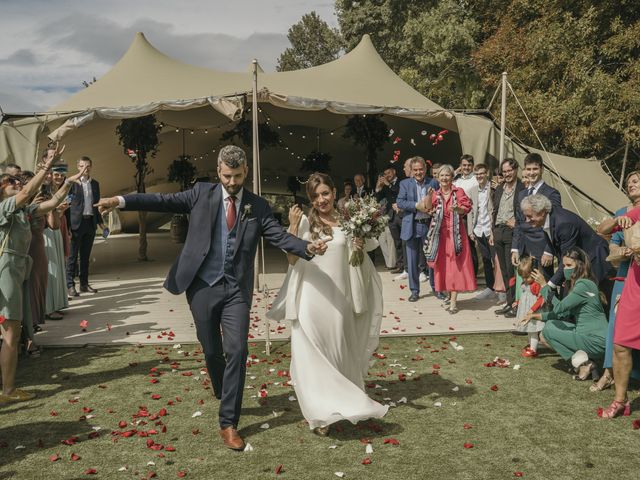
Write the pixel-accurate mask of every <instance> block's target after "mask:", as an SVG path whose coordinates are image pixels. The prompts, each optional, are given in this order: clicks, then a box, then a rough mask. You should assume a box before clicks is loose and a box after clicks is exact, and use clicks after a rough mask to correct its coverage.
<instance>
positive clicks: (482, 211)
mask: <svg viewBox="0 0 640 480" xmlns="http://www.w3.org/2000/svg"><path fill="white" fill-rule="evenodd" d="M489 192H490V187H489V182H485V184H484V188H481V187H480V185H478V220H477V221H476V225H475V227H474V228H473V234H474V235H475V236H476V237H482V236H483V235H484V236H486V237H490V236H491V215H490V214H489Z"/></svg>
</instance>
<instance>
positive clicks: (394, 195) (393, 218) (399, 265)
mask: <svg viewBox="0 0 640 480" xmlns="http://www.w3.org/2000/svg"><path fill="white" fill-rule="evenodd" d="M375 193H376V198H377V199H378V201H379V202H380V203H381V204H383V206H384V214H385V215H386V216H387V217H388V218H389V224H388V227H387V228H388V229H389V232H390V233H391V237H392V238H393V245H394V249H395V258H396V262H395V265H394V266H393V269H392V270H391V273H394V274H398V273H402V272H403V271H404V253H403V251H402V250H403V249H402V239H401V238H400V230H401V229H402V217H401V213H402V211H401V210H400V208H398V203H397V199H398V193H400V180H398V175H397V173H396V169H395V167H393V166H391V165H389V166H387V167H386V168H385V169H384V172H383V174H382V175H381V176H380V177H379V178H378V182H377V183H376V189H375Z"/></svg>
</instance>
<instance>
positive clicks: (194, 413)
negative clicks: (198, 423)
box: [191, 411, 202, 418]
mask: <svg viewBox="0 0 640 480" xmlns="http://www.w3.org/2000/svg"><path fill="white" fill-rule="evenodd" d="M201 416H202V412H200V411H198V412H193V415H191V418H196V417H201Z"/></svg>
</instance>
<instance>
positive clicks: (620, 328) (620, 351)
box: [598, 187, 640, 418]
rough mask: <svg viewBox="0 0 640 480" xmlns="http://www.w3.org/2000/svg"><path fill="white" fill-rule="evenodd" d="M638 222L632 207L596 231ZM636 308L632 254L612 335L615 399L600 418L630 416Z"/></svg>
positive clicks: (639, 262) (639, 269) (637, 346)
mask: <svg viewBox="0 0 640 480" xmlns="http://www.w3.org/2000/svg"><path fill="white" fill-rule="evenodd" d="M637 188H638V187H634V188H633V191H634V192H635V191H636V189H637ZM630 192H631V190H630ZM638 221H640V207H635V208H632V209H630V210H628V211H627V212H626V213H625V214H624V215H621V216H619V217H614V218H611V219H608V220H605V221H603V222H602V223H601V224H600V226H599V228H598V231H599V232H600V233H602V234H605V235H607V234H609V233H615V232H617V231H620V230H624V229H627V228H630V227H632V226H633V225H634V224H635V223H636V222H638ZM638 305H640V256H639V255H638V254H637V253H635V254H634V256H633V260H632V261H631V266H630V267H629V272H628V273H627V277H626V278H625V281H624V286H623V287H622V294H621V296H620V302H619V304H618V312H617V314H616V323H615V327H614V332H613V344H614V347H613V348H614V351H613V378H614V379H615V398H614V400H613V402H611V405H609V407H607V408H606V409H605V410H604V411H603V412H602V417H603V418H614V417H617V416H619V415H629V414H630V413H631V404H630V403H629V399H628V396H627V388H628V386H629V375H630V374H631V370H632V365H633V361H632V356H631V352H632V350H640V324H639V319H640V315H638Z"/></svg>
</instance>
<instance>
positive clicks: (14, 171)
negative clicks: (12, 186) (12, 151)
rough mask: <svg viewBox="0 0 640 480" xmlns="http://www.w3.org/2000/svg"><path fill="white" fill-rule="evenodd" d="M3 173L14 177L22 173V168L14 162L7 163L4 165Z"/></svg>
mask: <svg viewBox="0 0 640 480" xmlns="http://www.w3.org/2000/svg"><path fill="white" fill-rule="evenodd" d="M4 173H6V174H7V175H13V176H14V177H19V176H20V174H21V173H22V168H21V167H20V165H16V164H15V163H7V165H6V166H5V167H4Z"/></svg>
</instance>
